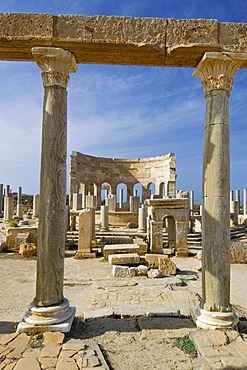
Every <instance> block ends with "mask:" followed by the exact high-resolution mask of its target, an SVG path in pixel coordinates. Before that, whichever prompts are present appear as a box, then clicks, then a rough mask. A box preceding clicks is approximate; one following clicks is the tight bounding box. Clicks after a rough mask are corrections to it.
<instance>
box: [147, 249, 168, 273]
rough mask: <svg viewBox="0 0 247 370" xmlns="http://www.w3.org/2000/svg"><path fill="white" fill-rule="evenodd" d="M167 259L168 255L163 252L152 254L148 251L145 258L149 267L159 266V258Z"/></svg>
mask: <svg viewBox="0 0 247 370" xmlns="http://www.w3.org/2000/svg"><path fill="white" fill-rule="evenodd" d="M162 258H163V259H167V258H168V257H167V256H166V255H163V254H151V253H146V254H145V260H146V262H147V264H148V267H149V268H157V269H158V268H159V264H160V263H159V259H162Z"/></svg>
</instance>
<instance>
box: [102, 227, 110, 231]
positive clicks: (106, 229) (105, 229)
mask: <svg viewBox="0 0 247 370" xmlns="http://www.w3.org/2000/svg"><path fill="white" fill-rule="evenodd" d="M109 230H110V229H109V227H101V228H100V231H109Z"/></svg>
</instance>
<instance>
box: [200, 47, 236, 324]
mask: <svg viewBox="0 0 247 370" xmlns="http://www.w3.org/2000/svg"><path fill="white" fill-rule="evenodd" d="M239 67H240V65H239V64H238V63H237V62H236V61H234V60H233V58H231V57H229V56H228V55H225V54H223V53H214V52H209V53H206V54H205V55H204V57H203V58H202V60H201V61H200V63H199V64H198V66H197V68H196V69H195V72H194V76H195V77H200V78H201V79H202V86H203V88H204V93H205V98H206V114H205V130H204V135H205V136H204V155H203V216H202V228H203V230H202V277H203V281H202V291H203V292H202V294H203V297H202V305H201V307H200V312H199V313H198V317H197V321H196V323H197V326H198V327H201V328H204V329H216V328H217V329H227V328H234V327H235V325H236V320H235V317H234V312H233V310H232V307H231V305H230V227H229V217H230V209H229V208H230V202H229V193H230V132H229V94H230V91H231V88H232V84H233V77H234V74H235V73H236V71H237V70H238V69H239Z"/></svg>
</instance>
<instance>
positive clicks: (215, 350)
mask: <svg viewBox="0 0 247 370" xmlns="http://www.w3.org/2000/svg"><path fill="white" fill-rule="evenodd" d="M190 338H191V339H192V341H193V342H194V344H195V347H196V349H197V352H198V354H199V356H200V357H199V359H198V361H197V364H196V366H195V368H194V370H210V369H247V341H246V340H244V339H243V337H242V336H241V335H240V334H239V333H238V332H237V331H234V330H227V331H220V330H198V331H193V332H190Z"/></svg>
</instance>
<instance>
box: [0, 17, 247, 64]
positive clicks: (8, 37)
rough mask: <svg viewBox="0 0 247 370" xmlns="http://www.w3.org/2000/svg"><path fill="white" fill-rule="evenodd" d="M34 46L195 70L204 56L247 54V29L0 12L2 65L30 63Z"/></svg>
mask: <svg viewBox="0 0 247 370" xmlns="http://www.w3.org/2000/svg"><path fill="white" fill-rule="evenodd" d="M37 46H42V47H59V48H63V49H66V50H68V51H70V52H71V53H72V54H73V55H74V56H75V58H76V61H77V63H96V64H122V65H147V66H148V65H149V66H174V67H196V66H197V64H198V63H199V61H200V60H201V59H202V57H203V55H204V54H205V53H206V52H231V53H246V52H247V24H246V23H229V22H218V21H217V20H216V19H186V20H179V19H178V20H177V19H164V18H132V17H118V16H110V17H108V16H93V17H89V16H84V15H59V16H54V15H51V14H31V13H0V60H23V61H34V60H35V58H34V56H33V54H32V52H31V48H32V47H37ZM243 68H247V61H245V63H244V66H243Z"/></svg>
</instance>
